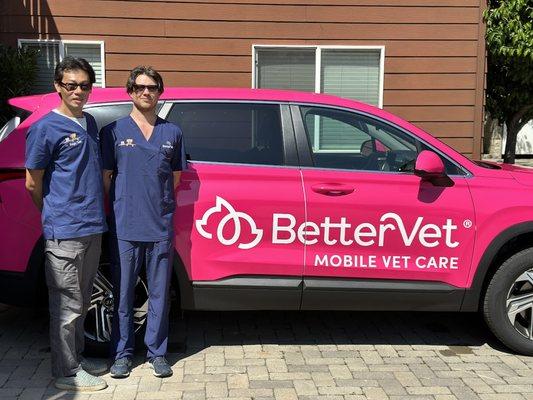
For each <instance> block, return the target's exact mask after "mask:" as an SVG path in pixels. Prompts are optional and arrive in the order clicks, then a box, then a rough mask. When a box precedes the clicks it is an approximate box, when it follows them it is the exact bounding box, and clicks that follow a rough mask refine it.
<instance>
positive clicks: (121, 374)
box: [109, 357, 132, 378]
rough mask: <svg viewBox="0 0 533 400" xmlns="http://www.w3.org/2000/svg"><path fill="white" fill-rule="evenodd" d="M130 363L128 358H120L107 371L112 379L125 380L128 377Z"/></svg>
mask: <svg viewBox="0 0 533 400" xmlns="http://www.w3.org/2000/svg"><path fill="white" fill-rule="evenodd" d="M131 366H132V362H131V359H130V358H129V357H122V358H119V359H117V360H115V362H114V363H113V365H112V366H111V368H110V369H109V373H110V375H111V377H112V378H127V377H128V376H130V372H131Z"/></svg>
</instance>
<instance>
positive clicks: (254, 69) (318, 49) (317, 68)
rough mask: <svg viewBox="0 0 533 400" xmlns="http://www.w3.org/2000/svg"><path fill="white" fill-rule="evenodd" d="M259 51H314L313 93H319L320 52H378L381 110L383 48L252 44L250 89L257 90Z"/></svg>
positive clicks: (379, 102)
mask: <svg viewBox="0 0 533 400" xmlns="http://www.w3.org/2000/svg"><path fill="white" fill-rule="evenodd" d="M260 49H315V93H320V87H321V81H320V79H321V75H322V74H321V71H320V69H321V63H322V56H321V53H322V50H324V49H327V50H379V93H378V95H379V99H378V107H379V108H383V81H384V79H385V46H341V45H298V44H296V45H280V44H252V89H257V75H258V74H257V68H258V66H259V65H258V63H257V50H260Z"/></svg>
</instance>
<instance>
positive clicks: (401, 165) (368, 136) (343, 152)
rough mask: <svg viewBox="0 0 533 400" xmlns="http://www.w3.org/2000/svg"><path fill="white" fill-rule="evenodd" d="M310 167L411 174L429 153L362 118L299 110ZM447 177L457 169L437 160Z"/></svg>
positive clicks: (319, 109)
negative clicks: (311, 164) (307, 146)
mask: <svg viewBox="0 0 533 400" xmlns="http://www.w3.org/2000/svg"><path fill="white" fill-rule="evenodd" d="M300 109H301V113H302V119H303V121H304V125H305V131H306V134H307V138H308V140H309V148H310V149H311V154H312V159H313V165H314V166H315V167H321V168H338V169H353V170H366V171H392V172H410V173H412V172H413V171H414V165H415V161H416V157H417V155H418V153H420V152H421V151H422V150H431V149H430V148H429V147H428V146H427V145H426V144H424V143H422V142H421V141H419V140H418V139H416V138H415V137H413V136H411V135H409V134H407V133H405V132H403V131H402V130H400V129H397V128H395V127H393V126H391V125H388V124H386V123H384V122H382V121H379V120H376V119H373V118H370V117H367V116H365V115H361V114H357V113H353V112H349V111H343V110H338V109H332V108H325V107H300ZM441 158H442V160H443V162H444V165H445V167H446V172H447V174H449V175H456V174H459V168H458V167H457V166H455V164H453V163H452V162H450V161H449V160H447V159H446V158H444V157H441Z"/></svg>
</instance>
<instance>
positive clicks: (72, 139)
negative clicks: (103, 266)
mask: <svg viewBox="0 0 533 400" xmlns="http://www.w3.org/2000/svg"><path fill="white" fill-rule="evenodd" d="M63 143H65V144H68V145H69V146H77V145H79V144H80V143H81V139H80V138H79V137H78V135H77V134H75V133H71V134H70V135H68V137H66V138H65V140H63Z"/></svg>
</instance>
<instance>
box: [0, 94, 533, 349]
mask: <svg viewBox="0 0 533 400" xmlns="http://www.w3.org/2000/svg"><path fill="white" fill-rule="evenodd" d="M161 100H162V101H161V104H160V108H159V111H158V112H159V115H160V116H161V117H163V118H166V119H168V120H170V121H173V122H176V123H177V124H178V125H180V126H181V128H182V130H183V132H184V135H185V147H186V152H187V158H188V166H187V169H186V170H185V171H184V173H183V175H182V181H181V184H180V187H179V190H178V196H177V201H178V211H177V214H176V218H175V226H176V238H175V241H176V246H175V248H176V257H175V259H176V263H175V272H176V279H175V283H176V285H175V290H176V292H177V293H179V298H180V302H181V307H182V308H184V309H200V310H245V309H261V310H275V309H291V310H296V309H302V310H329V309H335V310H439V311H451V310H454V311H478V310H479V311H481V312H482V313H483V314H484V315H485V319H486V321H487V323H488V325H489V327H490V328H491V329H492V331H493V332H494V333H495V335H496V336H497V337H498V338H499V339H500V340H501V341H502V342H503V343H505V344H506V345H507V346H508V347H510V348H511V349H513V350H515V351H518V352H521V353H523V354H530V355H531V354H533V318H532V310H533V192H532V187H533V173H532V171H531V170H529V169H526V168H520V167H515V166H511V165H503V164H492V163H490V164H489V163H485V162H474V161H471V160H469V159H467V158H465V157H463V156H462V155H461V154H459V153H457V152H456V151H454V150H452V149H451V148H449V147H448V146H446V145H444V144H443V143H441V142H440V141H438V140H437V139H435V138H434V137H432V136H431V135H429V134H427V133H425V132H423V131H421V130H420V129H419V128H417V127H416V126H413V125H411V124H409V123H408V122H406V121H403V120H402V119H400V118H398V117H395V116H394V115H391V114H389V113H387V112H385V111H383V110H380V109H377V108H374V107H371V106H368V105H365V104H361V103H357V102H354V101H350V100H346V99H342V98H338V97H332V96H327V95H319V94H312V93H298V92H286V91H273V90H247V89H190V88H182V89H168V90H166V91H165V93H164V95H163V96H162V98H161ZM57 102H58V99H57V94H49V95H43V96H31V97H24V98H16V99H12V100H11V101H10V103H11V105H12V106H13V107H15V108H16V109H17V110H18V112H19V116H18V117H17V118H18V120H14V121H12V122H11V123H10V124H8V126H6V127H5V128H4V129H3V130H2V131H0V141H1V143H0V274H1V277H0V302H7V303H18V304H21V303H31V302H32V301H34V299H35V297H36V295H38V294H39V293H40V290H39V289H40V288H42V286H43V282H44V279H43V271H42V265H43V256H42V238H41V227H40V222H39V221H40V220H39V215H38V212H37V211H36V209H35V207H34V206H33V204H32V203H31V200H30V197H29V195H27V194H26V192H25V189H24V183H23V176H24V170H23V164H24V137H25V133H26V131H27V129H28V127H29V126H30V125H31V124H32V123H33V122H35V121H36V120H37V119H38V118H40V117H41V116H42V115H44V114H45V113H47V112H48V111H49V110H50V109H52V108H53V107H55V106H56V105H57ZM130 107H131V106H130V103H129V98H128V96H127V94H126V93H125V91H124V90H123V89H100V90H98V89H96V90H94V92H93V94H92V96H91V100H90V103H89V104H88V105H87V107H86V111H87V112H89V113H91V114H92V115H93V116H94V117H95V118H96V120H97V122H98V124H99V126H100V127H102V126H104V125H105V124H107V123H109V122H111V121H112V120H115V119H117V118H119V117H121V116H123V115H126V114H128V113H129V111H130ZM19 122H20V124H18V123H19ZM107 268H108V266H107V263H106V260H105V255H104V257H103V258H102V263H101V268H100V271H99V274H98V277H97V279H96V282H95V286H94V296H93V303H92V307H91V310H90V314H89V317H88V323H87V327H86V336H87V338H88V340H89V342H90V343H93V344H95V343H105V342H106V341H108V340H109V330H110V326H111V324H110V320H111V315H112V308H113V297H112V290H111V289H112V288H111V284H110V283H109V280H108V278H107V276H108V271H107ZM137 290H138V293H137V300H136V301H137V304H136V317H137V320H136V323H137V328H138V329H139V330H140V329H142V327H143V325H144V321H145V316H146V310H147V308H146V286H145V284H144V281H143V279H140V280H139V282H138V285H137Z"/></svg>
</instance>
